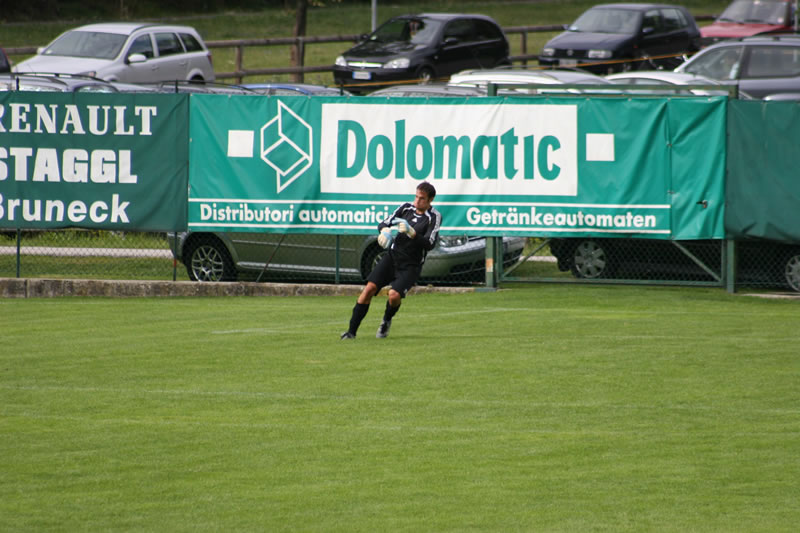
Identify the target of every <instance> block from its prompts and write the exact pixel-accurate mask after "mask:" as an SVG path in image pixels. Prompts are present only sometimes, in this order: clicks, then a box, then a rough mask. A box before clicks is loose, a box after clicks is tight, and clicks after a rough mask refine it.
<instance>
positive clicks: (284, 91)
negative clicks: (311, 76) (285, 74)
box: [241, 82, 351, 96]
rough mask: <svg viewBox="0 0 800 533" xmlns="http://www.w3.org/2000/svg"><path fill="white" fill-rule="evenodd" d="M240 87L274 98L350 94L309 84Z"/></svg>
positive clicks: (246, 84) (258, 84)
mask: <svg viewBox="0 0 800 533" xmlns="http://www.w3.org/2000/svg"><path fill="white" fill-rule="evenodd" d="M241 86H242V87H244V88H245V89H249V90H251V91H253V92H255V93H258V94H268V95H276V96H297V95H301V96H347V95H349V94H351V93H350V92H349V91H345V90H344V89H342V88H341V87H327V86H325V85H313V84H310V83H280V82H275V83H244V84H242V85H241Z"/></svg>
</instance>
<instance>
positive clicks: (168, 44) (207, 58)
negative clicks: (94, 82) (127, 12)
mask: <svg viewBox="0 0 800 533" xmlns="http://www.w3.org/2000/svg"><path fill="white" fill-rule="evenodd" d="M14 71H15V72H40V73H59V74H62V73H63V74H85V75H89V76H94V77H96V78H100V79H104V80H107V81H121V82H127V83H152V82H159V81H172V80H191V81H197V82H201V81H214V68H213V67H212V65H211V53H210V52H209V51H208V49H207V48H206V45H205V43H203V40H202V39H201V38H200V35H199V34H198V33H197V31H196V30H195V29H194V28H191V27H189V26H172V25H163V24H145V23H133V22H124V23H123V22H120V23H117V22H115V23H104V24H90V25H88V26H81V27H79V28H75V29H72V30H69V31H67V32H65V33H62V34H61V35H60V36H58V38H57V39H56V40H55V41H53V42H52V43H50V44H49V45H47V46H46V47H45V48H43V49H40V50H39V52H38V53H37V54H36V55H35V56H33V57H32V58H30V59H26V60H25V61H22V62H21V63H19V64H18V65H16V66H15V67H14Z"/></svg>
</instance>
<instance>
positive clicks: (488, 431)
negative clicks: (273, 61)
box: [0, 285, 800, 532]
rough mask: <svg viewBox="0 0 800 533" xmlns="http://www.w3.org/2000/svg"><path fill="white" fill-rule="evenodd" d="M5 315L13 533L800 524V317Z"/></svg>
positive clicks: (3, 386) (408, 308)
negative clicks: (352, 319) (381, 334)
mask: <svg viewBox="0 0 800 533" xmlns="http://www.w3.org/2000/svg"><path fill="white" fill-rule="evenodd" d="M384 302H385V299H384V298H383V297H380V298H378V299H376V300H375V302H374V303H373V306H372V310H371V312H370V314H369V315H368V316H367V318H366V320H365V322H364V325H363V326H362V329H361V331H360V332H359V338H358V339H357V340H356V341H355V342H342V341H339V340H338V336H339V333H341V332H342V331H343V330H344V329H345V327H346V323H347V320H348V318H349V313H350V309H351V308H352V305H353V298H350V297H328V296H317V297H297V298H269V299H267V298H222V299H200V298H198V299H160V300H155V299H129V300H126V299H119V300H112V299H68V298H65V299H49V300H48V299H39V300H36V299H31V300H0V313H2V316H3V317H4V319H3V328H2V344H1V345H0V346H1V347H0V456H1V457H2V458H3V459H2V461H0V479H2V483H0V517H1V518H0V524H2V525H0V529H2V530H5V531H47V530H60V531H76V530H88V531H118V530H145V531H146V530H154V531H211V530H213V531H243V530H253V531H256V530H257V531H347V532H352V531H369V532H372V531H414V532H416V531H503V532H506V531H770V532H774V531H794V530H795V529H796V527H797V524H798V523H800V407H798V406H800V359H798V356H797V355H798V344H799V343H798V341H800V331H798V328H797V324H798V320H797V317H798V311H800V307H798V306H800V301H797V300H777V299H761V298H755V297H752V296H744V295H730V294H727V293H725V292H724V291H722V290H719V289H687V288H681V289H679V288H643V287H591V286H558V285H532V286H514V287H512V288H509V289H508V290H502V291H499V292H495V293H487V292H479V293H468V294H417V295H413V296H412V297H410V298H409V299H408V300H407V301H406V302H405V304H404V307H403V309H402V310H401V311H400V313H399V314H398V316H397V317H396V319H395V324H394V326H393V330H392V334H391V336H390V337H389V338H388V339H383V340H379V339H375V338H374V334H375V329H376V328H377V325H378V322H379V320H380V315H381V311H382V308H383V305H384Z"/></svg>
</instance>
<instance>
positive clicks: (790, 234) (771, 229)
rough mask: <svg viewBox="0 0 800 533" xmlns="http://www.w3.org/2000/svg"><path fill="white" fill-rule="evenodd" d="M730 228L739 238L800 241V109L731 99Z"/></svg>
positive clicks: (727, 222)
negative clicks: (799, 149) (799, 165)
mask: <svg viewBox="0 0 800 533" xmlns="http://www.w3.org/2000/svg"><path fill="white" fill-rule="evenodd" d="M728 130H729V132H730V133H729V141H728V142H729V143H730V146H729V148H728V154H729V159H728V181H727V190H726V195H727V208H726V210H725V227H726V229H727V231H728V233H729V234H730V235H731V236H732V237H735V238H746V237H755V238H763V239H771V240H776V241H784V242H792V243H798V242H800V179H798V172H797V152H796V151H795V150H797V147H798V145H800V109H799V108H798V106H797V104H796V103H795V102H780V101H776V102H763V101H743V102H738V101H736V102H731V104H730V113H729V116H728Z"/></svg>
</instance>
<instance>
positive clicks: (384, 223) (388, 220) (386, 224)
mask: <svg viewBox="0 0 800 533" xmlns="http://www.w3.org/2000/svg"><path fill="white" fill-rule="evenodd" d="M408 205H410V204H409V203H408V202H406V203H404V204H402V205H400V206H399V207H398V208H397V209H395V210H394V213H392V214H391V215H389V216H388V217H386V219H385V220H382V221H381V223H380V224H378V231H379V232H380V231H381V230H383V229H384V228H388V227H389V226H391V224H392V221H393V220H394V219H395V218H399V217H400V213H402V212H403V209H404V208H405V207H406V206H408Z"/></svg>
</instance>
